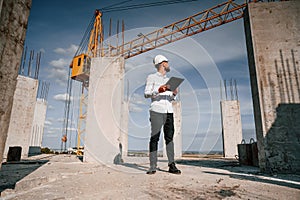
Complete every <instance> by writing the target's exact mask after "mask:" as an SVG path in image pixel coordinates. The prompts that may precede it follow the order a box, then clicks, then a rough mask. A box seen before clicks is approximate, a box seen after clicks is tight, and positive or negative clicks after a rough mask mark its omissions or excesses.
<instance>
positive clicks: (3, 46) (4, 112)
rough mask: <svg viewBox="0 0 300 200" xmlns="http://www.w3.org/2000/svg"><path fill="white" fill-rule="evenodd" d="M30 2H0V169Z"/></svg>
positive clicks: (26, 0)
mask: <svg viewBox="0 0 300 200" xmlns="http://www.w3.org/2000/svg"><path fill="white" fill-rule="evenodd" d="M30 7H31V0H1V1H0V98H1V99H0V127H1V128H0V167H1V163H2V155H3V153H4V147H5V142H6V138H7V131H8V126H9V120H10V114H11V108H12V102H13V96H14V91H15V88H16V84H17V76H18V67H19V66H20V62H21V56H22V51H23V47H24V40H25V32H26V28H27V22H28V16H29V12H30Z"/></svg>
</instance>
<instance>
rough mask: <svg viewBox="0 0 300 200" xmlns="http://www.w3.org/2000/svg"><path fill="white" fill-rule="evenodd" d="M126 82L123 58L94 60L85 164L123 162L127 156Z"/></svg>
mask: <svg viewBox="0 0 300 200" xmlns="http://www.w3.org/2000/svg"><path fill="white" fill-rule="evenodd" d="M123 79H124V58H114V57H112V58H108V57H104V58H93V59H92V62H91V71H90V78H89V94H88V96H89V97H88V98H89V99H88V109H87V120H86V135H85V152H84V161H86V162H95V161H96V162H99V163H102V164H107V165H111V164H114V163H115V164H116V163H119V162H121V160H122V157H121V156H122V155H127V137H128V135H127V122H126V121H128V106H127V104H126V103H124V83H123ZM123 120H124V121H123ZM125 151H126V152H125Z"/></svg>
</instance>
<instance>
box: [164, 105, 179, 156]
mask: <svg viewBox="0 0 300 200" xmlns="http://www.w3.org/2000/svg"><path fill="white" fill-rule="evenodd" d="M172 104H173V111H174V115H173V117H174V128H175V133H174V138H173V141H174V157H175V159H179V158H181V157H182V128H181V123H182V116H181V102H180V101H173V102H172ZM163 138H164V137H163ZM163 146H164V148H163V157H164V158H167V151H166V143H165V141H164V143H163Z"/></svg>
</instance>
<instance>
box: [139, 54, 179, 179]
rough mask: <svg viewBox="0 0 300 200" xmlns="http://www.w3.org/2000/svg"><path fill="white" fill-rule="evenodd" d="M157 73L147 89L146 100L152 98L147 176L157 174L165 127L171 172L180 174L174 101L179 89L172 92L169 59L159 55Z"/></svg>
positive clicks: (156, 62)
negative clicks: (175, 132) (160, 142)
mask: <svg viewBox="0 0 300 200" xmlns="http://www.w3.org/2000/svg"><path fill="white" fill-rule="evenodd" d="M153 63H154V66H155V67H156V69H157V72H156V73H154V74H150V75H149V76H148V77H147V82H146V87H145V93H144V95H145V98H151V106H150V121H151V138H150V143H149V151H150V155H149V159H150V168H149V170H148V171H147V174H155V173H156V167H157V148H158V141H159V137H160V132H161V128H162V126H163V130H164V138H165V142H166V150H167V157H168V161H169V164H168V166H169V172H170V173H174V174H180V173H181V171H180V170H179V169H177V168H176V166H175V162H174V143H173V136H174V120H173V108H172V101H173V100H174V98H175V96H176V94H177V93H178V89H176V90H174V91H170V90H169V88H170V86H169V85H166V83H167V81H168V80H169V79H168V78H167V76H166V73H167V72H169V71H170V67H169V63H168V59H167V58H166V57H165V56H163V55H157V56H155V58H154V59H153Z"/></svg>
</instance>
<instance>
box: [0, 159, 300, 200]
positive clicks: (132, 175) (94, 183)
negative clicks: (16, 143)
mask: <svg viewBox="0 0 300 200" xmlns="http://www.w3.org/2000/svg"><path fill="white" fill-rule="evenodd" d="M124 161H125V163H124V164H122V165H112V166H107V165H102V164H99V163H82V162H81V161H80V160H79V159H78V158H76V156H75V155H39V156H34V157H30V159H28V160H23V161H22V162H19V163H15V164H8V163H6V164H4V165H3V166H2V169H1V171H0V192H1V198H0V199H3V200H4V199H22V200H26V199H28V200H29V199H56V200H57V199H287V198H288V199H299V197H300V190H299V189H300V176H299V175H289V174H285V175H283V174H281V175H276V176H275V175H273V176H268V175H265V174H261V173H260V172H259V170H258V168H256V167H247V166H239V165H238V163H237V161H235V160H228V159H216V158H184V159H181V160H178V161H177V163H178V164H177V166H178V168H179V169H181V170H182V174H181V175H174V174H170V173H168V172H167V170H168V167H167V161H166V160H159V163H158V164H159V166H158V167H159V168H160V170H158V171H157V173H156V174H154V175H147V174H146V170H147V169H148V165H149V162H148V158H147V157H127V158H125V160H124Z"/></svg>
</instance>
